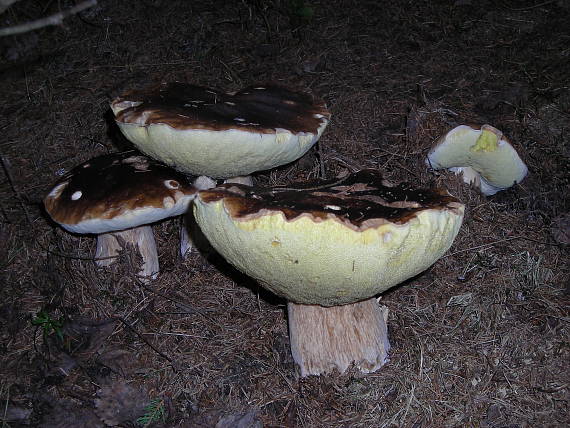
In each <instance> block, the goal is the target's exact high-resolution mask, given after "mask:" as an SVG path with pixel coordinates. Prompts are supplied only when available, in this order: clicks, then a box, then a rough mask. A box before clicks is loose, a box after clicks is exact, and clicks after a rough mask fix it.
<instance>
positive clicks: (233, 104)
mask: <svg viewBox="0 0 570 428" xmlns="http://www.w3.org/2000/svg"><path fill="white" fill-rule="evenodd" d="M225 104H227V105H229V106H235V105H236V103H232V102H231V101H226V102H225Z"/></svg>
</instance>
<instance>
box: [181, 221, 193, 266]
mask: <svg viewBox="0 0 570 428" xmlns="http://www.w3.org/2000/svg"><path fill="white" fill-rule="evenodd" d="M187 218H188V214H183V215H182V216H181V217H180V256H181V257H182V258H183V259H185V258H186V257H187V256H188V255H189V254H190V252H191V251H192V248H194V243H193V242H192V238H190V233H189V232H188V227H189V225H188V221H187V220H186V219H187Z"/></svg>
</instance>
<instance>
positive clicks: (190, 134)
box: [111, 83, 330, 257]
mask: <svg viewBox="0 0 570 428" xmlns="http://www.w3.org/2000/svg"><path fill="white" fill-rule="evenodd" d="M111 109H112V111H113V113H114V114H115V117H116V122H117V124H118V126H119V128H120V129H121V131H122V132H123V134H124V135H125V136H126V137H127V139H129V140H130V141H131V142H132V143H133V144H134V145H135V146H137V147H138V148H139V149H140V150H142V151H143V152H145V153H146V154H148V155H149V156H151V157H153V158H155V159H158V160H160V161H162V162H164V163H166V164H168V165H171V166H173V167H174V168H176V169H178V170H180V171H182V172H184V173H190V174H194V175H201V176H203V177H200V179H201V180H202V182H201V183H199V184H198V185H197V186H196V187H198V188H200V189H205V188H208V186H209V187H214V186H215V184H216V183H215V181H214V180H212V179H211V178H209V177H214V178H224V179H228V180H226V181H230V182H240V183H243V184H250V185H251V184H252V179H251V177H249V176H247V174H250V173H252V172H255V171H261V170H265V169H270V168H273V167H276V166H279V165H283V164H285V163H288V162H292V161H294V160H296V159H297V158H299V157H301V156H303V155H304V154H305V153H306V152H307V151H308V150H309V149H310V148H311V147H312V146H313V145H314V144H315V143H316V141H317V140H318V139H319V138H320V136H321V134H322V133H323V131H324V129H325V128H326V126H327V124H328V122H329V119H330V113H329V111H328V110H327V109H326V107H325V105H324V103H323V102H322V101H320V100H318V99H316V98H313V97H312V96H310V95H309V94H306V93H302V92H297V91H292V90H290V89H286V88H284V87H281V86H276V85H265V86H259V85H257V86H251V87H248V88H246V89H243V90H241V91H239V92H237V93H236V94H226V93H222V92H219V91H217V90H215V89H211V88H205V87H202V86H196V85H190V84H184V83H162V84H160V85H157V86H154V87H151V88H147V89H142V90H136V91H131V92H128V93H126V94H124V95H121V96H119V97H117V98H116V99H115V100H113V102H112V103H111ZM208 179H209V180H210V183H207V180H208ZM189 229H190V230H191V233H189ZM192 233H194V234H195V233H197V231H196V230H195V228H194V226H193V223H192V221H191V220H190V219H189V218H188V216H184V217H183V219H182V224H181V228H180V254H181V255H182V257H185V256H186V255H187V254H188V253H189V252H190V250H191V249H192V248H193V247H194V244H193V242H192V241H193V239H192V238H191V235H192ZM198 239H199V238H198Z"/></svg>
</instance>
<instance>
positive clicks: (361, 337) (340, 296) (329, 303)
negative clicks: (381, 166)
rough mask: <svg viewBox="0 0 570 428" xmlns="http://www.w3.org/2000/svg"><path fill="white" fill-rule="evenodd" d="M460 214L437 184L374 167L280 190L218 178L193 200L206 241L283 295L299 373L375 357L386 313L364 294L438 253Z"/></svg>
mask: <svg viewBox="0 0 570 428" xmlns="http://www.w3.org/2000/svg"><path fill="white" fill-rule="evenodd" d="M463 212H464V206H463V205H462V204H461V203H459V202H458V201H457V200H456V199H455V198H453V197H452V196H450V195H449V194H447V193H446V192H444V191H441V190H425V189H414V188H412V186H410V185H408V184H399V185H392V184H390V183H388V182H386V181H385V180H384V179H383V178H382V175H381V174H380V173H379V172H377V171H373V170H363V171H360V172H358V173H355V174H351V175H349V176H346V177H344V178H342V179H338V180H328V181H314V182H311V183H304V184H297V185H293V186H291V187H286V188H279V187H277V188H268V189H263V188H258V187H248V186H242V185H239V184H223V185H221V186H218V187H217V188H214V189H210V190H204V191H201V192H199V194H198V196H197V197H196V199H195V200H194V213H195V217H196V221H197V223H198V225H199V226H200V228H201V230H202V231H203V233H204V235H205V236H206V237H207V238H208V240H209V241H210V243H211V244H212V245H213V246H214V248H215V249H216V250H217V251H218V252H219V253H220V254H221V255H222V256H224V257H225V258H226V259H227V260H228V261H229V262H230V263H232V264H233V265H234V266H236V267H237V268H238V269H239V270H240V271H242V272H244V273H246V274H248V275H249V276H251V277H253V278H255V279H257V280H258V281H259V282H260V284H261V285H262V286H264V287H266V288H267V289H269V290H271V291H272V292H274V293H275V294H277V295H279V296H282V297H285V298H286V299H287V300H288V301H289V303H288V311H289V332H290V336H291V348H292V353H293V356H294V359H295V361H296V362H297V364H298V365H299V366H300V369H301V375H302V376H306V375H310V374H320V373H324V372H328V371H331V370H333V369H335V368H336V369H337V370H338V371H339V372H341V373H342V372H344V371H345V370H346V369H347V367H348V366H349V365H350V364H351V363H352V362H354V363H355V364H356V366H357V367H359V368H360V369H361V370H362V371H366V372H370V371H375V370H377V369H378V368H380V367H381V366H382V365H383V364H384V362H385V361H386V357H387V351H388V347H389V345H388V339H387V333H386V325H385V321H386V312H385V311H382V310H381V308H380V307H379V306H378V304H377V302H376V299H374V298H373V296H375V295H376V294H378V293H382V292H383V291H385V290H387V289H388V288H390V287H393V286H395V285H397V284H399V283H401V282H402V281H405V280H406V279H408V278H410V277H412V276H414V275H416V274H418V273H420V272H422V271H423V270H425V269H427V268H428V267H429V266H430V265H432V264H433V263H434V262H435V261H436V260H437V259H438V258H440V257H441V256H442V255H443V254H444V253H445V251H447V249H448V248H449V247H450V246H451V244H452V242H453V240H454V238H455V236H456V235H457V233H458V230H459V227H460V226H461V223H462V219H463ZM342 305H344V306H342Z"/></svg>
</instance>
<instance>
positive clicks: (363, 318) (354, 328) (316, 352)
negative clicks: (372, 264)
mask: <svg viewBox="0 0 570 428" xmlns="http://www.w3.org/2000/svg"><path fill="white" fill-rule="evenodd" d="M287 308H288V313H289V335H290V339H291V352H292V354H293V359H294V360H295V362H296V363H297V365H298V366H299V368H300V369H301V376H303V377H304V376H309V375H320V374H323V373H326V372H331V371H333V370H334V369H337V370H338V371H339V372H340V373H341V374H342V373H344V372H345V371H346V369H347V368H348V367H349V366H350V364H351V363H352V362H354V363H355V365H356V367H358V369H360V370H361V371H362V372H365V373H370V372H374V371H376V370H378V369H379V368H380V367H382V366H383V365H384V364H385V363H386V362H387V361H388V351H389V350H390V343H389V342H388V329H387V326H386V321H387V318H388V308H386V307H385V306H380V305H379V304H378V302H377V300H376V299H375V298H371V299H368V300H364V301H361V302H357V303H352V304H349V305H343V306H331V307H323V306H318V305H299V304H296V303H291V302H289V303H288V305H287Z"/></svg>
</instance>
